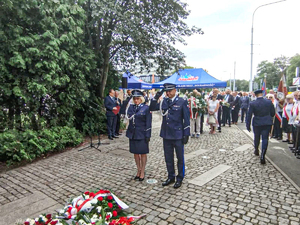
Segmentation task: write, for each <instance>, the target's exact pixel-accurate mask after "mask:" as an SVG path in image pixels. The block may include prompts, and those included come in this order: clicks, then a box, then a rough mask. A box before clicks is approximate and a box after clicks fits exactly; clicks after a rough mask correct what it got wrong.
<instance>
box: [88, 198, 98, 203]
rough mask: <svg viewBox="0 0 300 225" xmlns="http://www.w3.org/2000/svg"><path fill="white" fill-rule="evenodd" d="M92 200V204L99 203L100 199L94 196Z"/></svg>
mask: <svg viewBox="0 0 300 225" xmlns="http://www.w3.org/2000/svg"><path fill="white" fill-rule="evenodd" d="M90 202H91V204H97V202H98V200H97V199H95V198H94V199H92V200H91V201H90Z"/></svg>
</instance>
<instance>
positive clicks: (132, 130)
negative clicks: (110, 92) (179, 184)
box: [126, 90, 152, 181]
mask: <svg viewBox="0 0 300 225" xmlns="http://www.w3.org/2000/svg"><path fill="white" fill-rule="evenodd" d="M132 97H133V103H134V104H132V105H130V106H129V107H128V108H127V110H126V117H127V119H128V120H129V125H128V129H127V132H126V137H128V138H129V150H130V152H131V153H133V154H134V159H135V163H136V166H137V175H136V176H135V178H134V180H139V181H143V180H144V178H145V167H146V162H147V153H149V141H150V137H151V124H152V115H151V113H150V111H149V106H147V105H146V104H144V101H145V100H144V97H143V93H142V92H141V91H139V90H133V91H132Z"/></svg>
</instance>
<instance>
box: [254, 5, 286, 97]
mask: <svg viewBox="0 0 300 225" xmlns="http://www.w3.org/2000/svg"><path fill="white" fill-rule="evenodd" d="M284 1H286V0H281V1H277V2H271V3H268V4H264V5H261V6H258V7H257V8H256V9H255V10H254V12H253V15H252V28H251V66H250V82H249V92H251V91H253V88H252V67H253V22H254V14H255V12H256V10H258V9H259V8H260V7H263V6H267V5H272V4H275V3H279V2H284Z"/></svg>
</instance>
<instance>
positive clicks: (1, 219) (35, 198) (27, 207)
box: [0, 191, 62, 225]
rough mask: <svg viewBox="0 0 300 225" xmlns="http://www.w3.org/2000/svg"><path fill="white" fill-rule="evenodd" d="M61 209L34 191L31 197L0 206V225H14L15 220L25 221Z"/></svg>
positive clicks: (60, 206) (43, 195) (51, 200)
mask: <svg viewBox="0 0 300 225" xmlns="http://www.w3.org/2000/svg"><path fill="white" fill-rule="evenodd" d="M60 208H62V205H61V204H58V203H57V202H56V201H54V200H53V199H51V198H49V197H48V196H47V195H45V194H43V193H41V192H39V191H35V192H33V193H32V194H31V195H29V196H27V197H25V198H21V199H18V200H16V201H14V202H11V203H8V204H6V205H4V206H1V208H0V209H1V210H0V225H8V224H14V223H15V222H16V221H17V220H23V221H25V219H27V217H37V216H38V215H40V214H42V213H53V212H54V211H55V210H57V209H60Z"/></svg>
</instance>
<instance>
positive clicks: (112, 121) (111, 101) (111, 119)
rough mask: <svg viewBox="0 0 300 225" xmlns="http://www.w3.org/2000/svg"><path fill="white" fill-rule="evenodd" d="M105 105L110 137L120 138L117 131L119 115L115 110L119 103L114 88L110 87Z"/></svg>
mask: <svg viewBox="0 0 300 225" xmlns="http://www.w3.org/2000/svg"><path fill="white" fill-rule="evenodd" d="M104 105H105V108H106V118H107V134H108V139H110V140H113V138H118V137H117V136H116V133H115V132H116V122H117V116H116V114H115V113H114V112H113V110H117V105H118V104H117V101H116V98H115V91H114V90H113V89H110V90H109V94H108V96H106V97H105V99H104Z"/></svg>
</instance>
